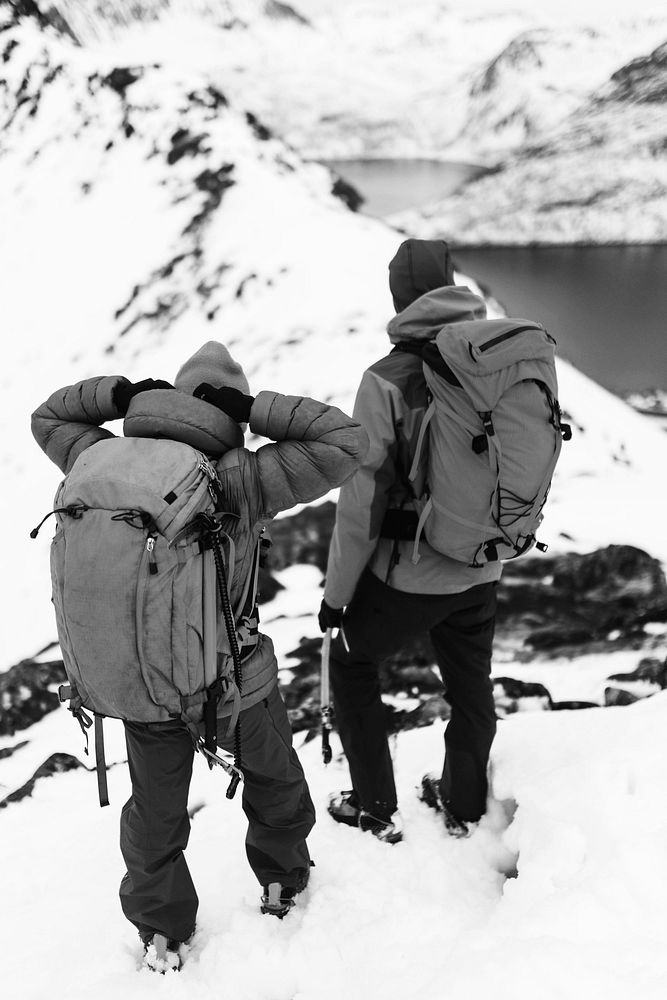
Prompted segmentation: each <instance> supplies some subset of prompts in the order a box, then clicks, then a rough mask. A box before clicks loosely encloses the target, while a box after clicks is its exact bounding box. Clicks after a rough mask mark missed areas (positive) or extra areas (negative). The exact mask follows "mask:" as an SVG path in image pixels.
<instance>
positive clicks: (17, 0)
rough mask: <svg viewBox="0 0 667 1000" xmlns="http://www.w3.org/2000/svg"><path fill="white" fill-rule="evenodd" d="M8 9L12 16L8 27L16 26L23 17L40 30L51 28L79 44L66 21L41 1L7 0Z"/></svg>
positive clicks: (55, 10)
mask: <svg viewBox="0 0 667 1000" xmlns="http://www.w3.org/2000/svg"><path fill="white" fill-rule="evenodd" d="M8 7H9V10H10V11H11V14H12V20H11V22H10V26H11V24H17V23H18V22H19V21H20V20H21V19H22V18H24V17H29V18H32V19H33V20H34V21H36V22H37V24H38V25H39V26H40V28H42V29H47V28H53V29H55V31H57V32H58V34H60V35H64V36H66V37H67V38H69V39H70V40H71V41H72V42H74V43H75V44H76V45H79V44H80V42H79V39H78V37H77V36H76V34H75V33H74V31H72V28H71V27H70V25H69V23H68V21H67V20H66V19H65V18H64V17H63V15H62V14H61V13H60V11H59V10H57V9H56V7H53V6H52V5H51V4H49V3H44V2H41V0H40V3H37V2H36V0H8Z"/></svg>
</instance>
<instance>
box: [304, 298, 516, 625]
mask: <svg viewBox="0 0 667 1000" xmlns="http://www.w3.org/2000/svg"><path fill="white" fill-rule="evenodd" d="M485 317H486V305H485V302H484V300H483V299H482V298H480V297H479V296H478V295H475V294H474V293H473V292H471V291H470V289H469V288H466V287H465V286H460V285H452V286H446V287H443V288H436V289H435V290H433V291H430V292H427V293H426V294H425V295H422V296H421V297H420V298H418V299H416V300H415V301H414V302H412V303H411V304H410V305H408V306H407V307H406V308H405V309H403V310H402V311H401V312H400V313H398V314H397V315H396V316H395V317H394V318H393V319H392V320H391V321H390V322H389V324H388V326H387V333H388V335H389V340H390V341H391V343H392V344H394V345H395V347H394V349H393V350H392V351H391V353H390V354H388V355H387V356H386V357H384V358H381V359H380V361H377V362H376V363H375V364H374V365H372V366H371V367H370V368H368V369H367V370H366V371H365V372H364V374H363V377H362V380H361V384H360V386H359V390H358V392H357V397H356V401H355V405H354V411H353V416H354V418H355V419H356V420H358V422H359V423H360V424H361V425H362V426H363V427H364V428H365V429H366V431H367V432H368V437H369V441H370V445H369V449H368V452H367V453H366V458H365V459H364V460H363V462H362V464H361V466H360V468H359V471H358V472H357V474H356V476H354V478H353V479H351V480H350V481H349V482H348V483H346V484H345V485H344V486H343V487H342V489H341V491H340V497H339V500H338V507H337V512H336V525H335V528H334V532H333V536H332V540H331V547H330V550H329V561H328V565H327V575H326V585H325V590H324V599H325V601H326V602H327V604H329V605H330V606H331V607H333V608H341V607H344V606H345V605H347V604H349V602H350V601H351V599H352V596H353V594H354V591H355V588H356V586H357V583H358V581H359V578H360V577H361V574H362V572H363V571H364V569H365V568H366V567H368V568H369V569H370V570H371V572H372V573H374V574H375V576H377V577H378V578H379V579H381V580H383V581H384V582H385V583H387V584H389V586H391V587H394V588H396V589H397V590H402V591H405V592H406V593H410V594H455V593H460V592H461V591H464V590H468V589H469V588H470V587H474V586H476V585H477V584H480V583H488V582H490V581H494V580H498V579H499V578H500V575H501V572H502V567H501V565H500V563H488V564H487V565H485V566H484V567H480V568H472V567H469V566H466V565H465V564H464V563H462V562H457V561H456V560H454V559H450V558H449V557H448V556H445V555H442V554H441V553H440V552H436V551H435V549H433V548H431V546H430V545H429V544H428V542H426V540H425V539H423V538H422V540H421V541H420V543H419V554H420V560H419V562H418V563H417V564H416V565H415V564H414V563H413V562H412V561H411V558H410V557H411V555H412V548H413V542H412V541H401V542H397V543H396V545H397V549H396V556H398V562H397V563H396V564H395V565H392V563H393V561H394V560H393V559H392V553H393V551H394V544H395V543H394V541H393V539H390V538H381V537H380V530H381V526H382V522H383V520H384V517H385V514H386V512H387V511H388V510H391V509H394V508H396V509H404V510H405V509H407V510H409V509H414V500H415V497H419V496H420V495H421V494H422V493H423V491H424V487H425V483H424V481H423V478H422V480H421V481H419V480H417V481H416V482H415V483H414V484H412V483H410V482H409V480H408V472H409V470H410V466H411V464H412V459H413V456H414V454H415V450H416V445H417V436H418V434H419V429H420V427H421V423H422V418H423V416H424V413H425V412H426V409H427V406H428V391H427V387H426V381H425V378H424V374H423V368H422V360H421V357H420V355H419V353H410V350H409V349H408V350H405V349H404V345H405V346H407V347H408V348H409V347H410V346H411V345H418V344H420V343H426V342H427V341H430V340H434V339H435V337H436V334H437V333H438V332H439V330H440V329H441V328H442V327H443V326H445V324H448V323H456V322H462V321H465V320H472V319H484V318H485Z"/></svg>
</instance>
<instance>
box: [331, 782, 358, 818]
mask: <svg viewBox="0 0 667 1000" xmlns="http://www.w3.org/2000/svg"><path fill="white" fill-rule="evenodd" d="M327 812H328V813H329V815H330V816H331V817H332V818H333V819H334V820H335V821H336V823H345V824H346V825H347V826H359V817H360V816H361V806H360V805H359V804H358V803H357V800H356V798H355V797H354V792H353V791H351V790H350V791H349V792H332V793H331V795H330V796H329V803H328V805H327Z"/></svg>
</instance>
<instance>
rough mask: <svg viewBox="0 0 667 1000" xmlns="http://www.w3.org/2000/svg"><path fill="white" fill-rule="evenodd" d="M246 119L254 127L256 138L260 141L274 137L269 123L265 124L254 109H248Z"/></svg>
mask: <svg viewBox="0 0 667 1000" xmlns="http://www.w3.org/2000/svg"><path fill="white" fill-rule="evenodd" d="M245 120H246V121H247V123H248V125H249V126H250V128H251V129H252V131H253V135H254V136H255V138H256V139H259V140H260V142H266V141H267V140H268V139H272V138H273V132H272V131H271V129H270V128H269V127H268V126H267V125H264V123H263V122H261V121H260V120H259V118H258V117H257V115H254V114H253V113H252V111H246V114H245Z"/></svg>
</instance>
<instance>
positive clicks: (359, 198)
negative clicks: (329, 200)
mask: <svg viewBox="0 0 667 1000" xmlns="http://www.w3.org/2000/svg"><path fill="white" fill-rule="evenodd" d="M331 193H332V195H333V196H334V197H335V198H340V200H341V201H343V202H345V204H346V205H347V207H348V208H349V209H350V210H351V211H352V212H358V211H359V209H360V208H361V206H362V205H363V203H364V201H365V200H366V199H365V198H364V196H363V195H362V194H360V192H359V191H357V189H356V187H354V185H353V184H350V182H349V181H346V180H343V178H342V177H337V178H336V180H335V181H334V183H333V186H332V188H331Z"/></svg>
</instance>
